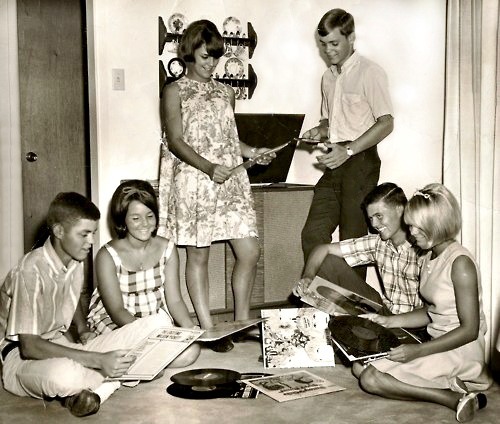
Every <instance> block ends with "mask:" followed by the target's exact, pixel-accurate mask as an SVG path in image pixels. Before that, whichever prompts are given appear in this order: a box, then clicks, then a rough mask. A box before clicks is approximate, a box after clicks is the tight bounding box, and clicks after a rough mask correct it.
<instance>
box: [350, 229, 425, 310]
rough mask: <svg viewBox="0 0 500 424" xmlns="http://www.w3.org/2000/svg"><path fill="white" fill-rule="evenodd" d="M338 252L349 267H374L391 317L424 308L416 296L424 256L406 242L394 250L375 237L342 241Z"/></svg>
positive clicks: (389, 244) (418, 296) (378, 237)
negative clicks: (340, 252) (391, 314)
mask: <svg viewBox="0 0 500 424" xmlns="http://www.w3.org/2000/svg"><path fill="white" fill-rule="evenodd" d="M340 249H341V251H342V255H343V257H344V259H345V261H346V262H347V263H348V264H349V265H350V266H357V265H369V264H373V265H375V266H376V267H377V270H378V274H379V276H380V278H381V279H382V289H383V293H382V300H383V301H384V304H385V305H386V306H387V308H389V310H390V311H391V312H392V313H395V314H400V313H404V312H409V311H412V310H413V309H415V308H416V307H421V306H422V305H423V302H422V299H421V298H420V295H419V281H420V271H421V269H422V263H423V260H424V256H425V252H423V251H422V250H421V249H419V248H418V247H414V246H412V245H411V244H410V243H409V242H408V241H406V242H405V243H403V244H402V245H400V246H394V244H393V243H392V241H391V240H386V241H384V240H382V239H381V238H380V236H379V235H378V234H370V235H367V236H364V237H360V238H356V239H349V240H343V241H341V242H340Z"/></svg>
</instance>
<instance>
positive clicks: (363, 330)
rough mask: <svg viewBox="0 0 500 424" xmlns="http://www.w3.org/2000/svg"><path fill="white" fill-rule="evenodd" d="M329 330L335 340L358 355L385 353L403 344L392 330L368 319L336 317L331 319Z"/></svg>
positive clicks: (347, 316) (345, 316) (346, 316)
mask: <svg viewBox="0 0 500 424" xmlns="http://www.w3.org/2000/svg"><path fill="white" fill-rule="evenodd" d="M328 328H329V329H330V332H331V335H332V337H333V338H334V339H335V340H337V341H339V342H341V343H342V344H345V345H346V346H348V347H350V348H351V349H354V350H355V351H356V353H358V354H359V353H362V354H373V353H383V352H387V351H388V350H389V349H390V348H391V347H396V346H399V345H400V344H401V343H400V341H399V340H398V338H397V336H396V335H395V334H394V333H392V332H391V331H390V330H388V329H387V328H384V327H382V326H381V325H379V324H377V323H375V322H372V321H370V320H368V319H366V318H361V317H353V316H349V315H342V316H334V317H332V318H331V319H330V322H329V324H328Z"/></svg>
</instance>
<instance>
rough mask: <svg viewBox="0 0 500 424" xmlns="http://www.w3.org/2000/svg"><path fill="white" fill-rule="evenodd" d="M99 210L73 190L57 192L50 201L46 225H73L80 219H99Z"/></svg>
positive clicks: (50, 226)
mask: <svg viewBox="0 0 500 424" xmlns="http://www.w3.org/2000/svg"><path fill="white" fill-rule="evenodd" d="M100 218H101V212H99V209H98V208H97V206H96V205H95V204H94V203H92V202H91V201H90V200H89V199H87V198H86V197H85V196H82V195H81V194H79V193H75V192H73V191H69V192H62V193H59V194H58V195H57V196H56V197H55V198H54V200H52V202H51V203H50V206H49V211H48V212H47V226H48V227H49V228H50V229H52V227H53V226H54V225H55V224H62V225H65V224H66V225H73V224H75V223H76V222H77V221H79V220H80V219H88V220H91V221H99V219H100Z"/></svg>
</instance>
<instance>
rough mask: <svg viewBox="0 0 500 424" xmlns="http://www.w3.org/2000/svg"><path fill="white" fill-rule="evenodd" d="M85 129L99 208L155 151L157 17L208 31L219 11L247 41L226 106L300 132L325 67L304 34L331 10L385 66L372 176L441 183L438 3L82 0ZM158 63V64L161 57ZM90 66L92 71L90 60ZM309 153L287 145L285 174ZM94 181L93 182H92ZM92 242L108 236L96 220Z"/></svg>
mask: <svg viewBox="0 0 500 424" xmlns="http://www.w3.org/2000/svg"><path fill="white" fill-rule="evenodd" d="M89 4H90V5H91V7H93V19H91V20H90V21H89V33H90V35H91V37H93V40H94V43H95V44H94V51H93V54H94V60H95V63H94V64H93V66H94V69H93V70H94V71H95V90H96V92H95V95H96V105H95V106H96V132H95V138H94V140H93V142H94V149H93V157H94V158H95V161H96V163H95V164H94V165H96V166H95V168H93V184H94V187H97V193H96V192H94V200H95V201H96V202H97V203H98V205H99V207H100V208H101V210H102V211H103V213H104V214H106V213H107V207H108V203H109V199H110V198H111V195H112V193H113V191H114V189H115V188H116V186H117V185H118V184H119V182H120V180H122V179H126V178H143V179H156V178H157V169H158V153H159V114H158V85H159V83H158V61H159V60H160V59H164V57H163V56H164V55H165V54H166V53H164V55H162V56H159V55H158V16H161V17H163V19H164V21H165V22H167V20H168V18H169V16H170V15H171V14H172V13H175V12H180V13H183V14H184V15H185V16H186V18H187V19H188V20H189V21H193V20H197V19H201V18H207V19H210V20H212V21H213V22H214V23H215V24H216V25H217V26H218V27H219V29H222V23H223V21H224V19H225V18H226V17H228V16H235V17H237V18H239V19H240V20H241V21H249V22H251V23H252V25H253V27H254V29H255V31H256V33H257V36H258V44H257V48H256V49H255V53H254V55H253V57H252V59H251V60H250V63H251V64H252V66H253V68H254V70H255V72H256V74H257V76H258V85H257V88H256V90H255V93H254V95H253V97H252V99H250V100H242V101H238V102H237V104H236V112H242V113H243V112H246V113H251V112H264V113H303V114H306V117H305V121H304V126H303V130H306V129H308V128H310V127H312V126H314V125H316V123H317V121H318V119H319V107H320V100H321V95H320V78H321V75H322V73H323V72H324V70H325V68H326V65H325V63H324V62H323V60H322V59H321V57H320V55H319V50H318V47H317V43H316V40H315V37H314V34H315V28H316V25H317V23H318V21H319V19H320V18H321V16H322V15H323V14H324V13H325V12H326V11H327V10H329V9H331V8H333V7H342V8H344V9H346V10H347V11H349V12H350V13H352V14H353V16H354V18H355V21H356V35H357V41H356V48H357V50H358V51H359V52H360V53H361V54H363V55H366V56H367V57H369V58H371V59H373V60H375V61H376V62H378V63H379V64H380V65H382V66H383V67H384V69H385V70H386V72H387V74H388V77H389V82H390V89H391V93H392V97H393V102H394V110H395V129H394V131H393V133H392V134H391V135H390V136H389V137H388V138H387V139H385V140H384V141H383V142H382V143H381V144H380V145H379V152H380V155H381V158H382V163H383V165H382V171H381V178H380V181H381V182H382V181H394V182H396V183H398V184H400V185H401V186H402V187H403V189H405V191H406V192H407V194H408V195H411V194H412V193H413V191H414V190H415V189H416V188H417V187H420V186H422V185H424V184H427V183H429V182H433V181H441V155H442V133H443V116H444V114H443V107H444V47H445V22H446V2H445V1H444V0H443V1H436V0H405V1H401V0H338V1H336V2H334V3H332V2H331V1H329V0H273V1H269V0H251V1H248V0H179V1H171V0H170V1H169V0H147V1H146V0H145V1H141V2H138V1H135V0H93V1H92V2H89ZM164 63H165V65H166V61H165V60H164ZM113 68H122V69H124V70H125V90H124V91H113V90H112V85H111V70H112V69H113ZM91 72H92V69H91ZM314 163H315V155H314V154H308V153H306V152H303V151H299V152H297V153H296V155H295V157H294V161H293V163H292V167H291V170H290V173H289V176H288V182H295V183H307V184H314V183H315V182H316V181H317V179H318V178H319V176H320V175H321V173H320V172H319V171H318V170H316V169H315V168H314V167H313V164H314ZM96 181H97V185H95V183H96ZM99 238H100V244H102V243H104V242H106V241H107V240H108V239H109V231H108V229H107V228H106V226H105V225H102V226H101V231H100V236H99Z"/></svg>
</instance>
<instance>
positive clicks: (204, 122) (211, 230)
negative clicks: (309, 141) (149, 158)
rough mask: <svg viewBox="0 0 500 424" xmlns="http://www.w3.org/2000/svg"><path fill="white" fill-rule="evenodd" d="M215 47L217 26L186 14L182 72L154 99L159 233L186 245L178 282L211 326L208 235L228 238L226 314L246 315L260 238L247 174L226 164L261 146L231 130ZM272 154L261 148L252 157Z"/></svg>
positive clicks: (223, 348) (220, 47) (224, 347)
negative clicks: (159, 132)
mask: <svg viewBox="0 0 500 424" xmlns="http://www.w3.org/2000/svg"><path fill="white" fill-rule="evenodd" d="M223 53H224V42H223V39H222V36H221V35H220V33H219V31H218V30H217V27H216V26H215V25H214V24H213V23H212V22H210V21H207V20H201V21H196V22H193V23H192V24H191V25H189V26H188V28H187V29H186V31H185V32H184V34H183V36H182V39H181V41H180V44H179V56H180V58H181V59H183V60H184V62H185V63H186V66H187V74H186V75H185V76H182V77H181V78H180V79H178V80H177V81H175V82H172V83H170V84H168V85H167V86H166V87H165V89H164V91H163V94H162V99H161V113H162V120H163V122H162V127H163V129H164V131H165V133H166V139H167V142H168V148H167V147H166V146H163V148H162V157H161V166H160V168H161V169H160V228H159V234H161V235H164V236H165V237H167V238H172V239H173V240H174V241H175V243H176V244H177V245H182V246H186V250H187V260H186V283H187V287H188V291H189V294H190V296H191V300H192V302H193V306H194V308H195V311H196V314H197V316H198V321H199V322H200V325H201V327H202V328H210V327H212V326H213V322H212V318H211V316H210V309H209V279H208V259H209V253H210V246H211V244H212V242H215V241H223V240H227V241H229V243H230V244H231V247H232V249H233V252H234V254H235V259H236V261H235V265H234V269H233V273H232V287H233V295H234V311H235V312H234V317H235V319H236V320H246V319H248V318H249V313H250V296H251V292H252V287H253V284H254V280H255V273H256V266H257V261H258V259H259V256H260V246H259V243H258V240H257V236H258V234H257V225H256V217H255V210H254V206H253V197H252V192H251V187H250V182H249V179H248V176H247V174H246V172H244V170H243V172H239V173H234V172H232V169H233V168H234V167H236V166H237V165H239V164H241V163H242V162H243V158H242V156H243V157H248V158H253V157H254V156H256V155H259V154H261V153H264V152H266V151H268V150H269V149H266V148H259V149H256V148H252V147H250V146H248V145H247V144H245V143H242V142H241V141H240V140H239V138H238V132H237V128H236V123H235V118H234V105H235V95H234V90H233V89H232V88H231V87H230V86H228V85H225V84H222V83H220V82H217V81H215V80H214V79H212V77H211V75H212V73H213V72H214V70H215V67H216V66H217V63H218V61H219V58H220V57H221V56H222V55H223ZM273 157H275V155H274V154H269V155H265V157H264V158H263V159H262V160H260V161H259V162H258V163H260V164H267V163H269V162H270V161H271V159H272V158H273ZM221 266H222V264H221ZM209 346H210V347H211V348H212V349H213V350H215V351H218V352H227V351H229V350H231V349H232V348H233V344H232V342H231V340H229V339H228V338H225V339H222V340H220V341H219V342H214V343H211V344H210V345H209Z"/></svg>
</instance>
